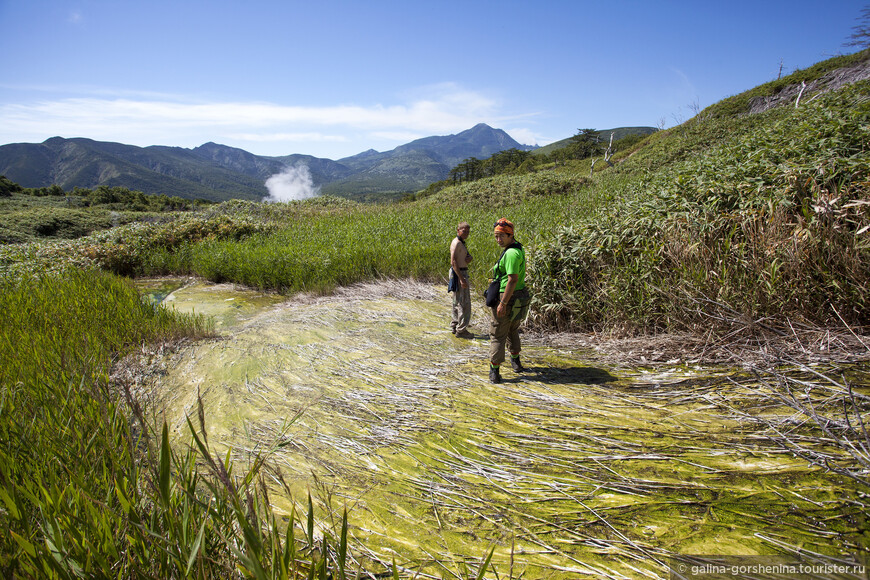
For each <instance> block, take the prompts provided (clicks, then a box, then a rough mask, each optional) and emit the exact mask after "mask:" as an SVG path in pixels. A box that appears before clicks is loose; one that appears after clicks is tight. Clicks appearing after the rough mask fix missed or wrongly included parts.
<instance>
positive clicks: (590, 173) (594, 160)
mask: <svg viewBox="0 0 870 580" xmlns="http://www.w3.org/2000/svg"><path fill="white" fill-rule="evenodd" d="M596 161H598V158H597V157H596V158H595V159H593V160H592V167H590V168H589V177H592V171H593V170H594V169H595V162H596Z"/></svg>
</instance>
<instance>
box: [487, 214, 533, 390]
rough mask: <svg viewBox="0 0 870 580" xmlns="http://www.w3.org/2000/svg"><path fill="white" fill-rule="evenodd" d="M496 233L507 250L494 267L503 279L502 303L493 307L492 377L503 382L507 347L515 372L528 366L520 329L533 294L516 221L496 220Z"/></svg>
mask: <svg viewBox="0 0 870 580" xmlns="http://www.w3.org/2000/svg"><path fill="white" fill-rule="evenodd" d="M493 233H494V235H495V241H496V242H497V243H498V245H499V247H501V248H503V249H504V252H503V253H502V255H501V257H500V258H499V260H498V262H497V263H496V265H495V266H493V269H492V278H493V279H494V280H496V279H497V280H499V281H500V282H501V285H500V291H501V293H500V295H499V303H498V306H495V307H493V308H492V309H491V310H492V324H491V326H490V346H489V381H490V382H491V383H500V382H501V373H500V367H501V363H503V362H504V359H505V349H506V348H508V349H510V353H511V368H513V370H514V371H515V372H522V371H524V370H525V368H524V367H523V365H522V364H521V363H520V350H521V349H520V333H519V329H520V325H521V324H522V322H523V320H525V318H526V315H527V314H528V313H529V302H530V301H531V298H530V296H529V292H528V290H526V252H525V250H524V249H523V245H522V244H520V243H519V242H518V241H516V240H515V239H514V224H512V223H511V222H509V221H508V220H507V219H505V218H501V219H500V220H498V221H497V222H496V223H495V226H494V231H493Z"/></svg>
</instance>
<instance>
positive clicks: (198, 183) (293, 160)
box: [0, 123, 534, 201]
mask: <svg viewBox="0 0 870 580" xmlns="http://www.w3.org/2000/svg"><path fill="white" fill-rule="evenodd" d="M512 148H516V149H521V150H527V151H528V150H532V149H534V147H531V146H527V145H521V144H520V143H518V142H517V141H515V140H514V139H512V138H511V137H510V135H508V134H507V133H506V132H504V131H502V130H501V129H493V128H492V127H490V126H489V125H486V124H483V123H480V124H478V125H476V126H474V127H472V128H471V129H468V130H466V131H463V132H461V133H458V134H456V135H448V136H438V137H424V138H422V139H417V140H416V141H412V142H410V143H407V144H405V145H400V146H399V147H396V148H395V149H393V150H391V151H386V152H378V151H375V150H373V149H372V150H369V151H364V152H362V153H359V154H357V155H353V156H351V157H346V158H343V159H339V160H337V161H333V160H331V159H323V158H318V157H313V156H311V155H299V154H297V155H286V156H281V157H268V156H262V155H254V154H253V153H249V152H247V151H245V150H243V149H238V148H235V147H228V146H225V145H219V144H217V143H206V144H204V145H201V146H199V147H195V148H193V149H185V148H181V147H165V146H157V145H154V146H150V147H137V146H134V145H124V144H121V143H110V142H104V141H94V140H91V139H85V138H73V139H65V138H62V137H52V138H51V139H47V140H46V141H44V142H42V143H12V144H9V145H2V146H0V175H5V176H6V177H7V178H9V179H11V180H12V181H14V182H16V183H19V184H20V185H22V186H23V187H47V186H50V185H55V184H56V185H59V186H60V187H61V188H63V189H64V190H65V191H71V190H73V189H74V188H76V187H82V188H86V189H93V188H95V187H97V186H99V185H106V186H110V187H115V186H118V187H126V188H128V189H131V190H134V191H142V192H144V193H150V194H158V193H163V194H166V195H170V196H178V197H183V198H188V199H195V198H202V199H209V200H212V201H224V200H227V199H249V200H260V199H262V198H263V197H265V196H267V195H268V194H269V190H268V189H267V187H266V185H265V183H266V180H267V179H269V178H270V177H272V176H274V175H277V174H280V173H282V172H283V171H286V170H287V169H289V168H294V167H298V166H300V165H304V166H305V167H307V170H308V172H309V174H310V177H311V185H312V186H313V187H314V188H320V191H321V193H323V194H333V195H340V196H343V197H349V198H353V199H359V200H373V199H379V198H380V199H383V198H389V197H397V196H399V195H401V194H402V193H405V192H410V191H417V190H420V189H422V188H424V187H426V186H427V185H428V184H430V183H432V182H434V181H440V180H442V179H445V178H446V177H447V175H448V173H449V172H450V169H452V168H453V167H455V166H456V165H457V164H459V163H460V162H462V161H463V160H465V159H468V158H470V157H476V158H478V159H486V158H488V157H490V156H492V155H493V154H495V153H498V152H499V151H503V150H506V149H512Z"/></svg>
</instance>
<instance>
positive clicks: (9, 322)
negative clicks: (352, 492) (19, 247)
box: [0, 270, 347, 578]
mask: <svg viewBox="0 0 870 580" xmlns="http://www.w3.org/2000/svg"><path fill="white" fill-rule="evenodd" d="M208 332H209V324H208V323H207V321H205V320H204V319H203V318H201V317H195V316H182V315H178V314H176V313H174V312H170V311H167V310H164V309H162V308H156V309H155V308H154V307H152V306H151V305H149V304H146V303H145V302H143V301H142V300H141V299H140V297H139V295H138V293H137V292H136V290H135V289H134V288H133V287H132V286H131V285H130V283H129V282H128V281H126V280H123V279H121V278H118V277H116V276H114V275H111V274H107V273H101V272H97V271H92V270H91V271H84V272H79V271H69V272H67V273H66V274H65V275H63V276H55V275H52V276H43V277H40V278H27V279H22V280H18V281H16V282H5V283H4V284H3V285H2V287H0V527H2V529H3V530H4V533H3V534H0V575H2V576H3V577H4V578H10V577H45V578H78V577H95V578H108V577H115V578H182V577H192V576H195V577H229V576H231V575H234V574H238V575H241V576H242V577H248V578H296V577H308V576H309V573H311V574H313V573H314V572H317V577H325V575H326V570H327V569H331V570H332V569H336V566H337V565H338V563H341V566H340V567H339V570H340V576H341V577H344V568H343V566H344V562H345V559H346V553H347V540H346V528H347V524H346V520H345V522H344V526H343V529H342V530H341V531H340V532H339V533H336V534H335V535H333V536H327V537H326V538H325V539H323V540H321V539H316V538H314V536H313V533H312V534H310V535H308V536H307V537H300V538H295V536H294V528H295V527H302V526H303V524H304V522H302V521H296V516H295V514H293V516H292V517H291V518H290V520H289V521H287V522H280V523H279V522H278V521H276V518H275V516H274V515H273V514H272V512H271V510H270V509H269V507H268V496H267V491H266V486H265V484H264V481H263V479H262V475H261V473H260V470H261V468H262V460H261V459H259V458H254V460H253V462H252V464H251V466H250V467H249V468H248V470H247V471H246V472H244V473H241V474H239V475H235V474H234V473H233V467H232V464H231V463H230V462H229V460H228V458H225V459H221V458H218V457H215V456H214V455H213V454H212V452H211V451H210V448H209V446H208V440H207V433H206V431H205V428H204V423H205V420H204V417H203V416H202V414H201V412H200V416H199V423H200V428H199V430H197V429H195V428H194V427H193V424H192V423H189V425H190V435H191V438H192V440H193V441H194V442H195V445H194V446H193V447H190V448H188V449H186V450H182V451H179V450H177V449H173V448H171V447H170V444H169V436H168V431H167V429H166V426H165V425H164V427H163V429H162V432H161V433H160V434H156V433H154V432H153V429H152V427H151V425H150V424H149V423H148V421H147V419H146V418H145V415H146V413H145V412H144V411H143V408H142V406H141V401H139V400H137V399H136V398H135V397H134V395H133V393H132V390H133V389H134V388H135V384H131V383H130V382H125V381H123V380H122V381H118V380H115V381H110V380H109V376H108V373H109V371H110V368H111V365H112V362H113V361H114V360H116V359H117V358H118V357H119V356H121V355H123V354H125V353H127V352H130V351H131V350H135V349H139V348H141V347H142V346H143V345H144V344H146V343H150V342H154V341H166V340H172V339H179V338H184V337H197V336H202V335H204V334H206V333H208ZM119 391H120V392H119ZM311 518H313V514H309V516H308V519H309V523H308V525H307V526H305V528H306V529H309V530H311V529H313V520H312V519H311ZM297 524H298V525H297ZM285 530H286V531H287V532H286V534H285ZM318 543H319V546H320V548H321V550H320V551H318V552H312V551H311V550H310V548H312V547H314V546H315V544H318ZM306 546H307V547H308V551H307V552H305V551H303V549H305V547H306ZM327 546H333V547H331V548H328V547H327ZM297 549H298V550H297ZM319 554H324V555H323V556H320V555H319ZM312 577H313V576H312Z"/></svg>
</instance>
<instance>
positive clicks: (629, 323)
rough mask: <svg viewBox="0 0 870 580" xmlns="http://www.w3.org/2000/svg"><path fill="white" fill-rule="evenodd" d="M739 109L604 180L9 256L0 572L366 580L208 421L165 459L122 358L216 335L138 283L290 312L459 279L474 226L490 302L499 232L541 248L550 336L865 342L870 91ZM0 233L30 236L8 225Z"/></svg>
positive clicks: (201, 217) (857, 87)
mask: <svg viewBox="0 0 870 580" xmlns="http://www.w3.org/2000/svg"><path fill="white" fill-rule="evenodd" d="M867 58H870V52H868V51H864V52H863V53H859V54H858V55H853V56H851V57H849V62H854V61H855V60H860V59H864V60H866V59H867ZM838 62H839V61H838ZM828 68H829V67H828ZM812 70H815V69H812ZM827 70H828V69H827V68H825V67H819V68H818V70H816V72H815V73H813V74H816V75H821V74H823V73H824V72H826V71H827ZM795 74H796V75H797V76H795V77H794V79H792V81H796V82H799V80H797V79H800V80H807V74H808V73H807V71H801V72H799V73H795ZM788 80H789V78H788V77H787V78H786V79H783V81H784V82H788ZM773 90H774V88H771V87H768V88H761V89H755V90H754V91H755V92H759V91H760V93H759V94H766V93H767V92H770V91H773ZM753 94H755V93H753ZM746 99H748V97H746V98H745V99H744V96H738V97H734V98H732V99H731V100H727V102H725V101H723V103H720V104H717V105H714V106H713V107H710V108H709V109H708V110H706V111H701V112H700V114H699V115H697V116H696V117H695V118H693V119H691V120H690V121H688V122H686V123H684V124H682V125H680V126H678V127H675V128H673V129H670V130H668V131H662V132H659V133H656V134H654V135H651V136H650V137H648V138H646V139H644V140H643V141H641V142H639V143H637V144H636V145H634V146H633V147H632V148H631V149H630V150H625V151H620V152H617V154H616V155H615V156H614V158H613V161H614V163H615V166H614V167H607V166H606V164H604V163H603V162H602V163H596V164H595V166H594V172H593V171H592V168H593V166H592V160H583V161H575V162H568V163H563V164H560V165H558V166H543V167H539V168H538V169H537V171H535V172H534V173H530V174H525V175H510V174H507V175H500V176H496V177H493V178H488V179H482V180H479V181H475V182H472V183H466V184H462V185H460V186H456V187H448V188H445V189H443V190H441V191H439V192H437V193H435V194H432V195H429V196H425V197H421V198H420V199H418V200H417V201H410V202H402V203H392V204H378V205H369V204H357V203H353V202H348V201H346V200H343V199H339V198H329V197H324V198H318V199H314V200H308V201H304V202H290V203H286V204H258V203H252V202H240V201H231V202H226V203H222V204H219V205H215V206H208V207H203V208H200V209H198V210H196V211H190V212H184V213H183V214H179V215H178V216H175V218H174V219H171V220H168V221H165V220H152V221H145V222H135V223H130V224H123V225H118V226H117V227H112V228H110V229H103V228H104V227H105V225H106V220H107V219H110V218H109V217H108V216H107V215H103V214H101V215H99V216H96V217H94V216H91V217H88V214H81V215H79V213H78V212H84V211H85V210H75V212H76V214H75V216H72V217H74V218H75V220H77V221H76V223H80V222H82V223H83V222H88V223H89V225H88V228H87V229H88V231H97V230H102V231H97V233H91V234H90V235H87V236H84V237H75V235H74V234H75V232H74V231H73V230H72V229H70V228H65V227H60V226H58V229H59V230H60V231H63V232H72V233H70V234H69V235H68V236H66V237H68V238H69V239H57V238H53V239H48V240H39V241H27V242H25V243H15V244H6V245H3V246H0V317H2V321H0V361H2V362H0V384H2V392H0V528H2V529H3V530H8V532H9V533H3V534H0V574H2V575H3V576H4V577H54V578H74V577H116V578H130V577H137V578H176V577H189V576H190V577H193V576H195V577H230V576H232V575H236V576H238V577H252V578H292V577H303V576H305V577H324V578H325V577H326V574H327V568H329V569H330V570H333V571H334V572H335V574H336V575H338V576H342V577H344V576H345V574H347V575H348V576H350V575H351V572H350V571H349V570H346V569H345V565H344V562H345V560H344V558H345V556H346V546H345V543H344V542H343V541H342V538H343V534H342V533H341V530H340V529H339V530H336V533H335V534H334V537H332V538H325V539H324V540H323V542H324V543H325V544H328V545H330V546H332V547H330V548H328V549H327V547H326V546H325V545H323V544H321V548H320V549H319V550H314V549H313V548H314V546H315V544H316V543H317V542H315V538H314V531H313V523H312V521H311V517H312V515H311V514H310V513H309V514H304V515H303V516H302V517H299V518H297V519H296V520H295V521H296V523H297V524H298V526H294V525H293V522H289V523H288V522H276V521H275V520H274V516H272V515H270V512H269V510H268V493H267V491H266V486H265V485H261V480H260V478H261V477H262V475H261V473H260V471H259V468H260V466H261V464H260V463H259V462H255V463H254V464H253V465H252V466H249V467H248V468H247V470H246V471H244V472H239V473H234V472H233V466H232V465H231V464H230V462H229V461H228V460H227V459H226V458H222V457H215V456H213V454H212V453H211V451H210V448H209V445H208V441H207V438H206V437H205V436H204V433H203V431H202V430H201V429H200V428H199V425H200V423H198V422H197V418H194V419H193V420H192V422H191V425H190V431H191V436H193V437H194V438H195V441H196V443H197V445H195V446H194V448H193V449H190V450H178V449H172V448H171V446H170V444H169V441H168V437H167V436H166V433H165V430H161V428H160V426H155V425H152V424H151V423H150V422H149V419H148V417H149V415H148V409H147V407H145V406H144V403H143V402H142V401H139V400H138V399H137V397H136V384H135V382H130V381H125V380H121V379H118V378H117V377H114V378H113V376H112V372H113V368H115V366H114V365H115V363H117V362H118V361H119V360H120V359H121V358H122V357H124V356H125V355H128V354H131V353H134V352H139V353H140V354H141V355H142V356H145V355H146V354H147V353H148V352H150V350H151V349H153V348H157V347H156V346H154V345H159V344H164V343H171V342H172V341H179V340H190V339H196V338H197V337H202V336H206V335H208V334H209V332H210V329H209V326H208V323H207V321H205V320H203V319H199V318H191V317H183V316H178V315H174V314H170V313H168V312H167V311H165V310H163V309H160V308H156V309H155V308H153V307H152V306H150V305H146V304H144V303H143V302H142V301H141V300H140V299H139V296H138V295H137V293H136V292H135V290H134V289H132V287H131V285H130V283H129V280H127V279H126V278H127V277H140V276H155V275H170V274H171V275H194V276H201V277H204V278H207V279H209V280H213V281H219V282H220V281H227V282H234V283H238V284H243V285H246V286H250V287H253V288H258V289H263V290H274V291H276V292H281V293H292V292H296V291H308V292H315V293H317V292H320V293H328V292H330V291H331V290H332V289H334V288H335V287H337V286H342V285H348V284H352V283H354V282H358V281H364V280H371V279H385V278H386V279H390V278H408V277H413V278H417V279H422V280H430V281H445V279H446V273H447V269H448V256H447V248H448V245H449V243H450V240H451V238H452V236H453V235H454V234H455V227H456V224H457V222H459V221H468V222H469V223H470V224H471V227H472V231H471V237H470V239H469V241H468V245H469V250H470V252H471V253H472V255H473V256H474V258H475V262H474V263H473V267H472V272H471V275H472V280H473V283H474V284H475V286H476V288H477V289H478V290H480V291H482V290H483V288H484V287H485V282H486V277H487V271H488V268H489V267H490V266H491V265H492V264H493V263H494V262H495V260H496V259H497V256H498V247H497V246H496V244H495V242H494V240H493V239H492V236H491V233H490V232H491V229H492V223H493V222H494V221H495V220H496V219H497V218H499V217H503V216H504V217H507V218H509V219H511V220H512V221H513V222H514V223H515V224H516V226H517V239H518V240H520V241H521V242H523V243H524V244H525V245H526V246H527V248H528V255H529V268H530V269H529V275H528V278H529V280H530V281H531V283H532V288H533V296H534V302H533V311H532V315H531V317H530V324H533V325H534V326H536V327H537V328H540V329H556V330H582V331H588V330H595V331H610V332H620V333H623V334H644V333H648V334H649V333H652V334H655V333H662V332H685V331H690V332H699V331H704V332H710V331H711V332H718V333H720V334H722V335H726V334H728V333H731V332H734V330H735V328H737V329H740V328H744V329H746V328H748V329H753V328H758V327H759V326H764V327H765V328H772V329H774V330H776V329H781V328H789V325H791V324H802V325H805V326H815V327H825V326H830V325H835V324H836V325H841V324H843V323H847V324H848V325H850V327H851V328H854V329H857V330H860V329H861V327H864V326H866V325H867V324H868V323H870V308H868V307H870V304H868V301H870V294H868V290H870V82H868V81H862V82H858V83H855V84H853V85H850V86H847V87H845V88H843V89H841V90H839V91H836V92H831V93H827V94H824V95H818V96H812V98H806V99H805V100H803V101H802V102H801V103H800V106H799V107H797V108H796V107H794V106H793V105H792V106H784V107H780V108H777V109H772V110H770V111H767V112H764V113H760V114H756V115H747V114H744V113H743V112H742V111H743V108H742V107H737V106H736V105H734V102H738V101H739V103H743V102H744V101H745V100H746ZM732 109H733V110H732ZM33 211H38V212H39V213H40V215H42V214H43V213H44V212H46V211H48V210H47V209H46V208H43V207H39V208H36V209H35V210H33ZM69 211H72V210H69ZM22 215H25V214H22ZM32 215H33V214H32V213H27V214H26V216H30V217H32ZM70 215H72V214H70ZM26 216H25V217H21V218H20V219H21V220H24V219H30V217H26ZM83 216H84V217H83ZM4 219H5V220H6V222H4V223H9V224H11V225H9V227H11V228H17V230H16V231H25V228H24V226H23V225H22V224H21V223H17V222H15V223H13V222H14V220H15V219H17V218H15V216H14V215H12V212H7V214H5V216H4ZM46 219H47V218H46ZM9 220H12V222H10V221H9ZM91 222H93V223H91ZM22 235H24V234H22ZM27 236H30V234H27ZM27 236H25V237H24V238H22V239H30V238H29V237H27ZM857 404H859V405H866V402H865V401H864V400H863V399H860V398H859V399H858V403H857ZM199 421H200V422H201V421H202V418H199ZM855 433H859V431H857V430H855ZM864 437H866V432H865V433H864ZM284 530H288V534H287V536H285V535H284V533H283V532H284ZM294 530H295V531H296V532H298V536H296V537H294V536H292V533H294ZM297 548H299V551H298V552H297ZM484 556H485V555H484ZM485 567H486V566H485V565H484V566H483V568H485ZM475 574H476V572H467V571H466V575H467V577H472V576H473V575H475ZM481 576H482V573H481ZM333 577H335V576H333Z"/></svg>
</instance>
